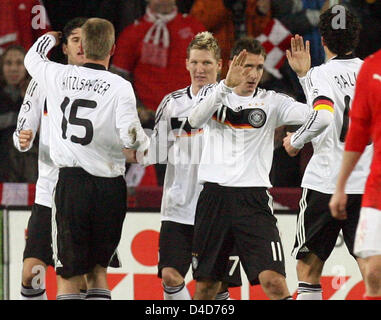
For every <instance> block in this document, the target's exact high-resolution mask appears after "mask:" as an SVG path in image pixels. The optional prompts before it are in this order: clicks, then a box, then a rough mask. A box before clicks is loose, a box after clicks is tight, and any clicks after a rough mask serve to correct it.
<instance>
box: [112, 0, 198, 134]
mask: <svg viewBox="0 0 381 320" xmlns="http://www.w3.org/2000/svg"><path fill="white" fill-rule="evenodd" d="M204 30H205V28H204V26H203V25H202V24H201V23H200V22H198V21H197V20H196V19H195V18H193V17H190V16H186V15H183V14H181V13H179V12H178V9H177V6H176V2H175V0H148V4H147V7H146V11H145V15H144V16H143V17H142V18H141V19H139V20H138V21H136V22H135V23H134V24H132V25H129V26H128V27H126V28H125V29H124V30H123V31H122V33H121V34H120V36H119V38H118V41H117V44H116V52H115V55H114V57H113V62H112V64H113V66H112V67H113V68H112V70H113V71H114V72H117V73H119V74H121V75H122V76H124V77H125V78H127V79H128V80H130V81H131V82H132V84H133V86H134V89H135V93H136V96H137V99H138V111H139V116H140V119H141V121H142V124H143V127H145V128H147V127H148V128H153V125H154V123H153V122H154V115H155V111H156V108H157V107H158V105H159V103H160V101H161V100H162V98H163V97H164V96H165V95H166V94H168V92H171V91H174V90H176V89H178V88H181V87H182V86H183V87H185V86H186V85H187V84H188V83H189V73H188V71H187V70H186V68H185V63H184V61H185V59H186V48H187V46H188V44H189V42H190V40H191V39H192V37H193V36H194V35H195V34H197V33H198V32H200V31H204Z"/></svg>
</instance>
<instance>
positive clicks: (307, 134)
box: [291, 110, 333, 149]
mask: <svg viewBox="0 0 381 320" xmlns="http://www.w3.org/2000/svg"><path fill="white" fill-rule="evenodd" d="M332 121H333V113H332V112H330V111H328V110H313V111H312V112H311V114H310V117H309V118H308V121H307V122H306V123H305V124H304V125H303V126H301V127H300V128H299V129H298V130H297V131H296V132H295V134H294V135H293V136H292V138H291V145H292V146H293V147H294V148H297V149H302V148H303V146H304V145H305V144H306V143H308V142H310V141H311V140H312V139H313V138H315V137H317V136H319V135H320V134H321V133H322V132H323V131H324V130H325V129H326V128H327V127H328V126H329V125H330V123H331V122H332Z"/></svg>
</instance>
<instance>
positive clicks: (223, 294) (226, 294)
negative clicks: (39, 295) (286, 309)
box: [216, 290, 231, 300]
mask: <svg viewBox="0 0 381 320" xmlns="http://www.w3.org/2000/svg"><path fill="white" fill-rule="evenodd" d="M216 300H231V299H230V293H229V290H226V291H223V292H219V293H217V295H216Z"/></svg>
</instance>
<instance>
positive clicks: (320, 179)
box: [284, 6, 372, 300]
mask: <svg viewBox="0 0 381 320" xmlns="http://www.w3.org/2000/svg"><path fill="white" fill-rule="evenodd" d="M333 8H334V7H332V8H330V9H328V10H326V11H325V12H324V13H322V14H321V16H320V22H319V29H320V33H321V35H322V44H323V47H324V50H325V53H326V58H327V61H326V62H325V63H324V64H322V65H320V66H318V67H314V68H312V69H310V55H309V47H308V43H306V47H304V44H303V39H302V38H301V37H299V36H295V38H294V39H292V41H291V51H292V52H291V53H290V52H287V57H288V60H289V63H290V66H291V67H292V68H293V69H294V71H295V72H296V73H297V75H298V77H299V79H300V82H301V84H302V86H303V89H304V92H305V94H306V97H307V100H308V103H309V104H310V105H312V106H313V108H314V112H313V113H312V115H311V117H310V118H309V119H308V121H307V122H306V123H305V124H304V125H303V126H302V127H301V128H300V129H299V130H297V131H296V132H295V133H292V134H291V133H288V136H287V137H286V138H285V139H284V146H285V148H286V151H287V152H288V153H289V155H291V156H293V155H296V154H297V153H298V151H299V150H300V149H301V148H302V147H303V146H304V144H305V143H307V142H309V141H311V142H312V145H313V148H314V153H313V156H312V158H311V160H310V161H309V163H308V166H307V168H306V170H305V173H304V177H303V180H302V187H303V193H302V198H301V200H300V211H299V214H298V218H297V231H296V237H295V244H294V249H293V251H292V255H293V256H294V257H295V258H296V259H298V262H297V267H296V269H297V275H298V281H299V282H298V298H297V299H298V300H322V289H321V285H320V277H321V275H322V271H323V267H324V263H325V261H326V260H327V259H328V257H329V256H330V254H331V252H332V250H333V249H334V247H335V244H336V241H337V238H338V236H339V232H340V231H342V233H343V236H344V241H345V244H346V246H347V248H348V251H349V252H350V254H351V255H352V256H354V257H355V258H356V260H357V263H358V265H359V267H360V271H361V272H362V273H363V260H362V259H361V258H359V257H356V256H355V255H354V253H353V244H354V238H355V232H356V227H357V223H358V219H359V211H360V205H361V198H362V194H363V192H364V186H365V181H366V178H367V176H368V173H369V166H370V161H371V159H372V147H371V146H368V147H367V148H366V151H365V152H364V154H363V156H362V158H361V159H360V161H359V163H358V165H357V167H356V168H355V169H354V171H353V173H352V175H351V177H350V179H349V181H348V184H347V187H346V189H345V192H346V193H347V194H349V199H348V203H347V210H348V212H350V215H349V216H348V219H347V220H343V221H338V220H335V219H333V217H332V216H331V213H330V209H329V207H328V204H329V200H330V198H331V196H332V194H333V193H334V191H335V186H336V181H337V178H338V174H339V170H340V163H341V159H342V156H343V151H344V142H345V136H346V133H347V130H348V124H349V118H348V117H349V110H350V107H351V103H352V100H353V96H354V91H355V84H356V79H357V74H358V72H359V69H360V67H361V65H362V63H363V61H362V60H361V59H359V58H356V57H355V56H354V54H353V50H354V49H355V48H356V46H357V43H358V39H359V31H360V24H359V22H358V20H357V18H356V16H355V15H354V14H353V13H351V12H350V11H349V10H347V9H345V7H343V6H340V8H338V9H341V10H345V28H338V26H337V25H336V24H335V19H336V16H337V14H338V11H335V10H333ZM343 12H344V11H343Z"/></svg>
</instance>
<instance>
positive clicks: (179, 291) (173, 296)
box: [163, 282, 192, 300]
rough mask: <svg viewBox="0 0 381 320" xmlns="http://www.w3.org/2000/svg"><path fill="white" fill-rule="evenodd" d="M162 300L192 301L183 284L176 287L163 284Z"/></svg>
mask: <svg viewBox="0 0 381 320" xmlns="http://www.w3.org/2000/svg"><path fill="white" fill-rule="evenodd" d="M163 288H164V300H192V298H191V296H190V294H189V291H188V288H187V287H186V286H185V282H183V283H182V284H181V285H179V286H177V287H170V286H167V285H165V284H164V283H163Z"/></svg>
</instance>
